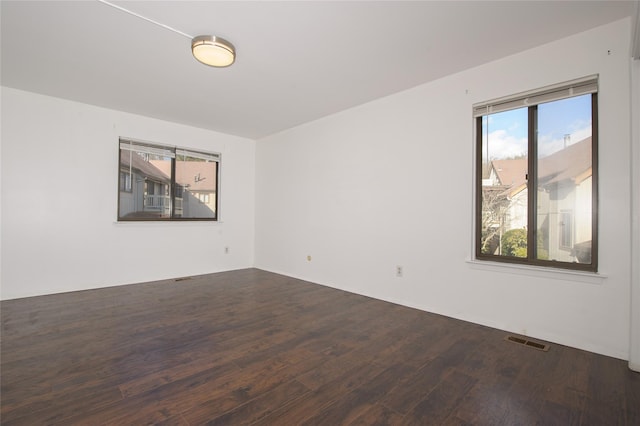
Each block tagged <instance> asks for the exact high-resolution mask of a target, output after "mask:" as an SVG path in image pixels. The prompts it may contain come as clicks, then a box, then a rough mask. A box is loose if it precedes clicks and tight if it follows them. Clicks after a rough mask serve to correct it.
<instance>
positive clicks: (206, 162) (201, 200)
mask: <svg viewBox="0 0 640 426" xmlns="http://www.w3.org/2000/svg"><path fill="white" fill-rule="evenodd" d="M219 163H220V155H219V154H215V153H207V152H200V151H193V150H186V149H181V148H174V147H165V146H161V145H154V144H149V143H142V142H137V141H131V140H125V139H121V140H120V161H119V176H120V185H119V187H120V190H119V198H118V220H121V221H130V220H217V218H218V168H219Z"/></svg>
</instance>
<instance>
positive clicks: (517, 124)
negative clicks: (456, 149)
mask: <svg viewBox="0 0 640 426" xmlns="http://www.w3.org/2000/svg"><path fill="white" fill-rule="evenodd" d="M527 147H528V138H527V109H526V108H519V109H515V110H510V111H505V112H499V113H496V114H490V115H486V116H483V117H482V224H481V226H482V237H481V238H482V242H481V250H482V253H483V254H494V255H500V256H514V257H527V231H526V229H527V205H528V203H527V152H528V148H527Z"/></svg>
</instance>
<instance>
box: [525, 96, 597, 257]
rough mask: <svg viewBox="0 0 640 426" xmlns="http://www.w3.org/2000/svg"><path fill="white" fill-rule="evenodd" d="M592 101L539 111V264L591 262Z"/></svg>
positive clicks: (547, 106)
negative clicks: (541, 262) (548, 260)
mask: <svg viewBox="0 0 640 426" xmlns="http://www.w3.org/2000/svg"><path fill="white" fill-rule="evenodd" d="M591 127H592V126H591V96H590V95H583V96H576V97H574V98H568V99H563V100H560V101H555V102H548V103H543V104H540V105H538V173H537V176H536V178H537V179H536V181H537V185H538V191H537V192H536V204H537V207H538V209H537V211H538V219H537V226H538V233H537V235H538V250H537V257H538V259H551V260H556V261H563V262H579V263H590V262H591V239H592V237H591V229H592V192H593V191H592V164H591V161H592V160H591V158H592V146H591V145H592V144H591V133H592V129H591Z"/></svg>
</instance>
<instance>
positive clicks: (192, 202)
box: [175, 153, 218, 218]
mask: <svg viewBox="0 0 640 426" xmlns="http://www.w3.org/2000/svg"><path fill="white" fill-rule="evenodd" d="M193 155H194V154H191V156H190V155H187V154H186V153H178V154H177V155H176V185H177V186H179V187H180V188H181V191H180V195H181V196H180V197H178V194H177V193H176V199H175V202H176V216H177V217H185V218H213V217H215V215H216V176H217V175H218V171H217V167H218V162H217V161H213V160H211V159H208V158H207V157H206V156H202V155H199V156H198V157H194V156H193Z"/></svg>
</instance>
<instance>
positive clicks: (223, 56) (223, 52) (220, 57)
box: [98, 0, 236, 68]
mask: <svg viewBox="0 0 640 426" xmlns="http://www.w3.org/2000/svg"><path fill="white" fill-rule="evenodd" d="M98 1H99V2H100V3H103V4H106V5H107V6H111V7H113V8H115V9H118V10H121V11H123V12H125V13H128V14H129V15H133V16H135V17H137V18H140V19H144V20H145V21H147V22H151V23H152V24H156V25H158V26H160V27H162V28H165V29H167V30H170V31H173V32H174V33H177V34H180V35H181V36H184V37H187V38H190V39H191V52H192V53H193V57H194V58H196V59H197V60H198V61H199V62H201V63H203V64H205V65H209V66H211V67H217V68H224V67H228V66H229V65H231V64H233V63H234V62H235V60H236V49H235V47H233V44H231V43H229V42H228V41H227V40H225V39H223V38H221V37H216V36H210V35H201V36H197V37H193V36H190V35H189V34H186V33H183V32H182V31H179V30H176V29H175V28H171V27H170V26H168V25H164V24H161V23H160V22H157V21H154V20H153V19H149V18H147V17H145V16H142V15H140V14H137V13H135V12H132V11H130V10H128V9H125V8H124V7H122V6H118V5H116V4H113V3H110V2H108V1H106V0H98Z"/></svg>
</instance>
